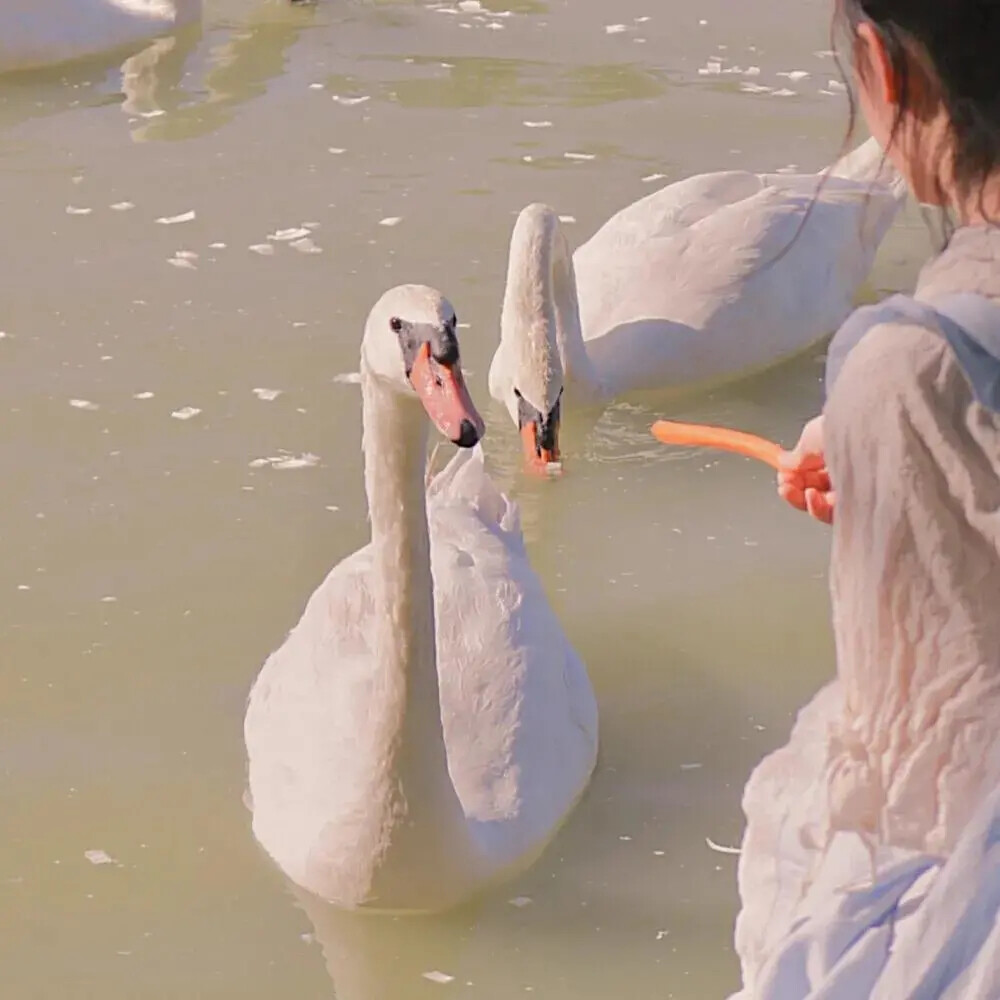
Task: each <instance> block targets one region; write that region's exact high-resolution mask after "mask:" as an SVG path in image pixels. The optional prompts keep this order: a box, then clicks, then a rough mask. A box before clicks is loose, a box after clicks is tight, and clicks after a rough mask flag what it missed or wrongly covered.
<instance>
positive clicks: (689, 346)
mask: <svg viewBox="0 0 1000 1000" xmlns="http://www.w3.org/2000/svg"><path fill="white" fill-rule="evenodd" d="M883 161H884V157H883V154H882V150H881V149H880V147H879V146H878V144H877V142H876V141H875V140H874V139H870V140H869V141H868V142H866V143H864V144H863V145H861V146H859V147H858V148H857V149H855V150H854V151H853V152H852V153H850V154H849V155H848V156H846V157H844V158H843V159H842V160H841V161H840V162H839V163H838V164H837V165H836V166H835V167H834V168H832V171H831V175H830V176H829V177H828V179H827V180H826V183H825V185H824V186H823V187H822V190H821V191H820V193H819V195H818V197H817V198H816V202H815V204H814V205H813V206H812V209H811V211H810V214H809V216H808V218H807V219H806V221H805V222H804V223H803V216H804V213H805V212H806V210H807V208H808V207H809V205H810V203H811V202H812V200H813V198H814V196H816V188H817V185H818V182H819V177H817V176H815V175H805V174H801V175H792V174H754V173H748V172H745V171H726V172H723V173H712V174H703V175H700V176H696V177H691V178H688V179H687V180H683V181H679V182H677V183H676V184H671V185H669V186H668V187H665V188H663V189H662V190H660V191H657V192H655V193H654V194H651V195H649V196H648V197H646V198H643V199H642V200H640V201H637V202H635V203H634V204H632V205H630V206H628V207H627V208H625V209H623V210H622V211H620V212H618V213H617V214H616V215H614V216H612V217H611V218H610V219H609V220H608V221H607V222H606V223H605V224H604V225H603V226H602V227H601V228H600V229H599V230H598V231H597V232H596V233H595V234H594V235H593V236H592V237H591V238H590V239H589V240H588V241H587V242H586V243H584V244H583V245H582V246H580V247H579V248H578V249H577V250H576V252H575V253H574V254H572V256H571V255H570V251H569V248H568V244H567V241H566V237H565V235H564V234H563V231H562V229H561V227H560V224H559V219H558V216H557V215H556V214H555V212H554V211H553V210H552V209H551V208H548V207H547V206H545V205H538V204H535V205H529V206H528V207H527V208H525V209H524V210H523V211H522V212H521V214H520V216H519V217H518V219H517V222H516V224H515V226H514V231H513V236H512V238H511V243H510V259H509V265H508V272H507V285H506V290H505V294H504V302H503V312H502V315H501V323H500V346H499V347H498V348H497V351H496V354H495V355H494V357H493V362H492V364H491V366H490V373H489V386H490V393H491V395H492V396H493V397H494V398H495V399H497V400H499V401H500V402H502V403H503V404H504V405H505V406H506V407H507V409H508V412H509V413H510V415H511V418H512V420H513V421H514V422H515V424H516V425H517V426H518V428H519V429H520V432H521V435H522V438H523V439H524V448H525V456H526V458H527V460H528V461H529V463H537V462H539V461H541V462H547V461H552V460H555V459H558V457H559V456H558V430H559V422H560V414H561V410H562V408H563V407H564V406H566V405H568V406H571V407H574V408H577V407H581V408H583V407H587V408H596V409H599V408H601V407H603V406H605V405H607V404H608V403H609V402H610V401H611V400H613V399H614V398H615V397H616V396H618V395H621V394H623V393H626V392H631V391H636V390H644V389H660V388H673V387H677V386H681V385H692V384H697V383H704V382H710V381H718V380H723V379H726V378H730V377H732V376H735V375H737V374H740V373H743V372H746V371H748V370H751V369H754V368H761V367H765V366H768V365H771V364H774V363H776V362H778V361H780V360H782V359H784V358H786V357H788V356H790V355H792V354H794V353H797V352H798V351H800V350H802V349H804V348H806V347H808V346H809V345H811V344H813V343H815V342H816V341H818V340H820V339H821V338H822V337H824V336H825V335H827V334H829V333H831V332H832V331H833V330H835V329H836V328H837V327H838V326H839V325H840V323H841V322H842V321H843V320H844V319H845V318H846V316H847V315H848V314H849V312H850V311H851V308H852V306H853V298H854V295H855V294H856V293H857V291H858V289H859V287H860V285H861V283H862V282H863V281H864V279H865V278H866V276H867V275H868V273H869V271H870V270H871V267H872V263H873V260H874V256H875V252H876V250H877V249H878V246H879V244H880V243H881V241H882V239H883V237H884V236H885V233H886V231H887V230H888V228H889V226H890V224H891V223H892V221H893V219H894V218H895V216H896V213H897V211H898V209H899V207H900V206H901V205H902V204H903V202H904V201H905V199H906V185H905V182H904V181H903V179H902V178H901V177H899V175H898V174H896V172H895V171H894V170H893V169H892V168H891V166H889V165H888V164H885V163H884V162H883ZM793 237H794V238H795V240H794V242H793ZM786 248H787V252H784V253H783V251H785V250H786ZM772 262H773V263H772Z"/></svg>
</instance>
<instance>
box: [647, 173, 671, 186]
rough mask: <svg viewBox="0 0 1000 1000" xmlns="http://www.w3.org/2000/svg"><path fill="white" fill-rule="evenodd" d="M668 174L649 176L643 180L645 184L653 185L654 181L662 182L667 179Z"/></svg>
mask: <svg viewBox="0 0 1000 1000" xmlns="http://www.w3.org/2000/svg"><path fill="white" fill-rule="evenodd" d="M666 176H667V175H666V174H647V175H646V176H645V177H643V179H642V183H643V184H652V183H653V181H662V180H664V179H665V178H666Z"/></svg>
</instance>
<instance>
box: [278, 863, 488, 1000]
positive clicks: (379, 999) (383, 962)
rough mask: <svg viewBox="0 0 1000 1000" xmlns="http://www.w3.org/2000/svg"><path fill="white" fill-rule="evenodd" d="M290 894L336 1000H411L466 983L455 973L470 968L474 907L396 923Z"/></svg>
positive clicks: (385, 917)
mask: <svg viewBox="0 0 1000 1000" xmlns="http://www.w3.org/2000/svg"><path fill="white" fill-rule="evenodd" d="M289 889H290V891H291V893H292V895H293V897H294V899H295V902H296V904H297V905H298V906H299V907H300V908H301V909H302V910H303V911H304V912H305V914H306V916H307V917H308V918H309V920H310V922H311V923H312V925H313V933H314V935H315V938H316V943H317V944H318V945H319V946H320V948H321V949H322V951H323V960H324V962H325V964H326V970H327V973H328V975H329V976H330V980H331V982H332V983H333V996H334V997H336V1000H384V998H390V997H412V996H415V995H420V994H419V992H417V991H419V990H420V987H421V985H423V986H427V987H431V986H432V985H433V984H434V981H435V978H437V979H438V981H439V983H440V982H444V981H445V980H443V979H441V978H440V977H444V976H449V977H454V979H455V982H461V983H464V982H465V980H464V979H463V978H462V977H461V975H459V974H458V972H457V971H456V970H457V969H459V968H460V967H463V966H464V967H467V966H468V963H467V962H464V961H463V958H464V956H465V955H466V953H467V951H468V948H469V943H470V942H469V939H470V937H471V935H472V934H474V933H475V931H474V928H473V926H472V924H473V918H474V916H475V912H476V911H475V909H474V908H473V907H474V906H475V904H471V905H469V906H465V907H462V908H461V909H459V910H454V911H451V912H449V913H446V914H442V915H439V916H437V915H435V916H426V917H422V916H400V917H393V916H388V915H385V914H374V913H371V914H369V913H358V912H350V911H347V910H340V909H337V908H336V907H333V906H331V905H330V904H328V903H326V902H324V901H323V900H321V899H319V898H318V897H317V896H312V895H310V894H309V893H307V892H305V891H304V890H303V889H299V888H298V887H296V886H294V885H291V883H289ZM428 976H430V977H431V978H428Z"/></svg>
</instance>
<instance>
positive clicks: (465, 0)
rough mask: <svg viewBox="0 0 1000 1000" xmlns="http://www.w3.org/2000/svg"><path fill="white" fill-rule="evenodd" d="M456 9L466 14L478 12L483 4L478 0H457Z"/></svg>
mask: <svg viewBox="0 0 1000 1000" xmlns="http://www.w3.org/2000/svg"><path fill="white" fill-rule="evenodd" d="M458 9H459V10H460V11H464V12H465V13H466V14H471V13H473V12H476V13H479V12H480V11H481V10H482V9H483V5H482V4H481V3H480V2H479V0H459V2H458Z"/></svg>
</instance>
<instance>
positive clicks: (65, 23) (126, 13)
mask: <svg viewBox="0 0 1000 1000" xmlns="http://www.w3.org/2000/svg"><path fill="white" fill-rule="evenodd" d="M288 2H290V3H300V2H302V0H288ZM201 14H202V0H2V2H0V73H7V72H11V71H14V70H26V69H39V68H40V67H43V66H51V65H58V64H59V63H64V62H70V61H72V60H76V59H86V58H89V57H91V56H97V55H101V54H103V53H110V52H114V51H115V50H116V49H124V48H128V47H129V46H135V45H139V44H142V43H144V42H148V41H150V40H152V39H154V38H157V37H159V36H161V35H168V34H170V33H172V32H175V31H180V30H181V29H182V28H185V27H187V26H188V25H191V24H195V23H197V22H198V21H199V20H200V19H201Z"/></svg>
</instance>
